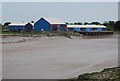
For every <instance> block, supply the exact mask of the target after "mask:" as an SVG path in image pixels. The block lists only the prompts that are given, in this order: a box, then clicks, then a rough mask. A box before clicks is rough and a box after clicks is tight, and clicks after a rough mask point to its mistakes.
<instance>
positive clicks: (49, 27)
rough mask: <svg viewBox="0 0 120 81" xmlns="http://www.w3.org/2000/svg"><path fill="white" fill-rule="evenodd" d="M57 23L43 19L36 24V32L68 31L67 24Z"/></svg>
mask: <svg viewBox="0 0 120 81" xmlns="http://www.w3.org/2000/svg"><path fill="white" fill-rule="evenodd" d="M54 20H55V19H54ZM57 23H58V20H57ZM57 23H56V22H55V21H54V23H51V22H50V21H48V20H47V19H45V18H41V19H39V20H38V21H37V22H36V23H35V24H34V29H35V31H66V30H67V25H66V24H63V23H61V24H59V23H58V24H57Z"/></svg>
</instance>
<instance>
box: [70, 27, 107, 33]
mask: <svg viewBox="0 0 120 81" xmlns="http://www.w3.org/2000/svg"><path fill="white" fill-rule="evenodd" d="M95 30H97V31H104V30H106V28H72V27H71V28H68V31H77V32H80V31H87V32H91V31H95Z"/></svg>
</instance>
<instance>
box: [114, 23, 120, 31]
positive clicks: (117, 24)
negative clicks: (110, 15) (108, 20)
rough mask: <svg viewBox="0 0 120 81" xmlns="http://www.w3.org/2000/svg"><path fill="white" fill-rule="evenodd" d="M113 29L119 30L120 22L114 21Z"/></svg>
mask: <svg viewBox="0 0 120 81" xmlns="http://www.w3.org/2000/svg"><path fill="white" fill-rule="evenodd" d="M114 28H115V29H116V30H120V21H116V23H115V24H114Z"/></svg>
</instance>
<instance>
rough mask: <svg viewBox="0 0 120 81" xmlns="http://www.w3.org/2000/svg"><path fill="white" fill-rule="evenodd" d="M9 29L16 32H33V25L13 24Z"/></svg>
mask: <svg viewBox="0 0 120 81" xmlns="http://www.w3.org/2000/svg"><path fill="white" fill-rule="evenodd" d="M7 28H8V29H14V30H32V29H33V24H32V23H11V24H9V25H8V27H7Z"/></svg>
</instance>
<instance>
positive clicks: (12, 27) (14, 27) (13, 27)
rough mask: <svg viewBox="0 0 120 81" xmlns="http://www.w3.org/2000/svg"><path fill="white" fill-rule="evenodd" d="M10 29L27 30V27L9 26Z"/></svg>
mask: <svg viewBox="0 0 120 81" xmlns="http://www.w3.org/2000/svg"><path fill="white" fill-rule="evenodd" d="M8 29H25V26H17V25H16V26H8Z"/></svg>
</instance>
